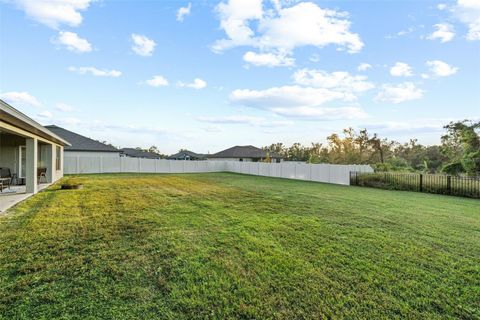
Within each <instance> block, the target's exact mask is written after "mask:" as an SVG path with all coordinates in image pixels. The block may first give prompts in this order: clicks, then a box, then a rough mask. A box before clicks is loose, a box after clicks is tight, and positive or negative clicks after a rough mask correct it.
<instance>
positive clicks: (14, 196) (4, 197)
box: [0, 183, 50, 214]
mask: <svg viewBox="0 0 480 320" xmlns="http://www.w3.org/2000/svg"><path fill="white" fill-rule="evenodd" d="M49 185H50V184H49V183H41V184H39V185H38V191H39V192H40V191H41V190H43V189H45V188H46V187H48V186H49ZM31 196H33V193H26V187H25V186H11V188H10V189H5V190H3V192H0V214H3V213H5V211H7V209H9V208H11V207H13V206H14V205H16V204H17V203H19V202H20V201H23V200H25V199H27V198H29V197H31Z"/></svg>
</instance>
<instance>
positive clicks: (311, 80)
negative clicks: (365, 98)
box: [293, 69, 374, 94]
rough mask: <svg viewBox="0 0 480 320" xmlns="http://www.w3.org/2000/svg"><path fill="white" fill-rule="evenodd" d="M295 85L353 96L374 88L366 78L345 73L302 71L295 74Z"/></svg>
mask: <svg viewBox="0 0 480 320" xmlns="http://www.w3.org/2000/svg"><path fill="white" fill-rule="evenodd" d="M293 79H294V81H295V83H297V84H300V85H303V86H312V87H317V88H327V89H332V90H336V91H340V92H345V93H349V94H353V93H356V92H363V91H367V90H370V89H372V88H374V85H373V84H372V83H371V82H368V81H367V77H366V76H354V75H351V74H350V73H348V72H345V71H335V72H332V73H328V72H326V71H323V70H311V69H301V70H298V71H296V72H295V73H294V74H293Z"/></svg>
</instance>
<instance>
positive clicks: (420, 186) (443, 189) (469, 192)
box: [350, 172, 480, 198]
mask: <svg viewBox="0 0 480 320" xmlns="http://www.w3.org/2000/svg"><path fill="white" fill-rule="evenodd" d="M350 185H353V186H361V187H372V188H381V189H390V190H406V191H417V192H428V193H438V194H446V195H452V196H460V197H469V198H480V177H463V176H447V175H440V174H421V173H396V172H375V173H364V172H350Z"/></svg>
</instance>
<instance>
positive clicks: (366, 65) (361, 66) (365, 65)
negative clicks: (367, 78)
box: [357, 62, 372, 71]
mask: <svg viewBox="0 0 480 320" xmlns="http://www.w3.org/2000/svg"><path fill="white" fill-rule="evenodd" d="M371 68H372V65H371V64H369V63H365V62H364V63H360V64H359V65H358V67H357V70H358V71H367V70H368V69H371Z"/></svg>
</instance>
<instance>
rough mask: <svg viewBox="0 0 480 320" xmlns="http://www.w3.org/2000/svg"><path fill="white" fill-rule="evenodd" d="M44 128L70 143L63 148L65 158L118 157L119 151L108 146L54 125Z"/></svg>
mask: <svg viewBox="0 0 480 320" xmlns="http://www.w3.org/2000/svg"><path fill="white" fill-rule="evenodd" d="M45 128H47V129H48V130H50V131H51V132H53V133H55V134H56V135H57V136H59V137H61V138H62V139H65V140H67V141H68V142H70V144H71V146H65V148H64V150H65V151H64V152H65V157H66V158H67V157H77V156H102V157H120V153H121V151H120V150H118V149H117V148H115V147H113V146H110V145H108V144H105V143H102V142H99V141H96V140H93V139H90V138H87V137H84V136H82V135H80V134H78V133H75V132H72V131H68V130H67V129H64V128H61V127H58V126H55V125H50V126H45Z"/></svg>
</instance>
